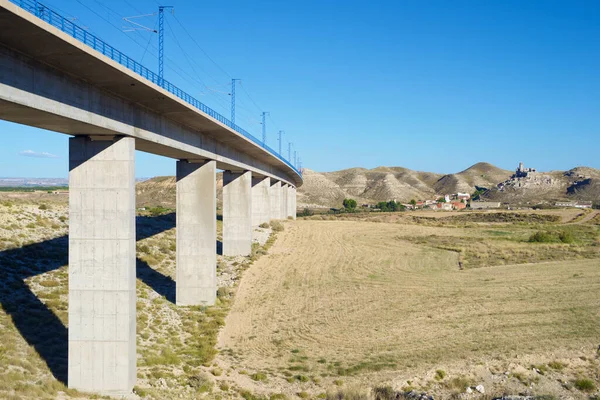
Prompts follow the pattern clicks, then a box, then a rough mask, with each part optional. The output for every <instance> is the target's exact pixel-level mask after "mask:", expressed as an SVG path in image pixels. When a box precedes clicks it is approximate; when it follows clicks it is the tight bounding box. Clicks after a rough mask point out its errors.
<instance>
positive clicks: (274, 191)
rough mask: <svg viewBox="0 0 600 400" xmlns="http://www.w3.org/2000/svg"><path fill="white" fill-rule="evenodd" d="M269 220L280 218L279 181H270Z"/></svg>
mask: <svg viewBox="0 0 600 400" xmlns="http://www.w3.org/2000/svg"><path fill="white" fill-rule="evenodd" d="M270 196H271V204H270V207H271V212H270V215H269V216H270V217H271V220H275V219H281V181H275V182H273V181H271V191H270Z"/></svg>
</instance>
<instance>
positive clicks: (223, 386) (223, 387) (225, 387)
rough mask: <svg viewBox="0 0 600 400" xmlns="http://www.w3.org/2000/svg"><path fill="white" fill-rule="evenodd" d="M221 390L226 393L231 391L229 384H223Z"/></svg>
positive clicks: (220, 386)
mask: <svg viewBox="0 0 600 400" xmlns="http://www.w3.org/2000/svg"><path fill="white" fill-rule="evenodd" d="M219 389H221V390H222V391H224V392H227V391H228V390H229V384H228V383H226V382H221V384H220V385H219Z"/></svg>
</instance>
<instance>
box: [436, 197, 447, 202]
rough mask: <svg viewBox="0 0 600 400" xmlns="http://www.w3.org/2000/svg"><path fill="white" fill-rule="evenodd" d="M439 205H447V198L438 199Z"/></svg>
mask: <svg viewBox="0 0 600 400" xmlns="http://www.w3.org/2000/svg"><path fill="white" fill-rule="evenodd" d="M437 202H438V203H445V202H446V198H445V197H440V198H439V199H437Z"/></svg>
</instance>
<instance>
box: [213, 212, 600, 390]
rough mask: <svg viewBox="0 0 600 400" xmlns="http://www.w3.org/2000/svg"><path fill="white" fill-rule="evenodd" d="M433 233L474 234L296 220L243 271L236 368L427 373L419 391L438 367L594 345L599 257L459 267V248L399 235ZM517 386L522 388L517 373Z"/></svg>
mask: <svg viewBox="0 0 600 400" xmlns="http://www.w3.org/2000/svg"><path fill="white" fill-rule="evenodd" d="M534 226H535V227H537V225H534ZM478 229H479V228H478ZM481 229H482V230H489V227H486V226H484V227H482V228H481ZM503 229H504V228H503ZM506 229H508V228H506ZM520 229H521V227H518V226H517V228H516V231H512V230H510V229H508V231H509V232H510V235H516V236H519V235H525V233H524V232H525V231H526V230H530V229H532V228H531V226H529V225H527V226H525V227H523V228H522V229H523V232H521V231H520ZM582 229H584V231H585V230H586V229H595V228H589V227H584V228H582ZM515 232H516V233H515ZM578 232H579V231H578ZM585 232H587V231H585ZM585 232H584V233H585ZM594 232H597V230H596V231H594V230H592V231H591V233H590V234H595V233H594ZM434 233H435V235H436V237H440V238H447V240H448V241H449V242H450V243H456V242H459V243H462V241H465V242H472V241H473V240H472V239H473V237H474V236H477V235H479V234H480V233H481V232H480V230H477V229H475V230H472V229H470V228H464V227H460V228H458V227H448V226H444V227H430V226H420V225H416V224H401V223H393V224H388V223H379V224H373V223H368V222H355V221H313V220H308V221H299V223H297V224H295V225H292V226H291V227H290V228H289V229H286V234H285V235H282V236H281V238H280V239H279V240H278V242H277V243H276V244H275V245H274V246H273V247H272V249H271V250H270V252H269V253H270V254H269V256H268V257H265V258H263V259H261V260H260V261H259V262H257V263H256V264H255V265H254V266H253V267H252V268H251V269H250V270H249V274H248V275H246V277H245V278H244V281H243V282H242V285H241V286H240V290H239V293H238V296H237V299H236V303H235V305H234V306H233V309H232V311H231V313H230V315H229V316H228V317H227V319H226V325H225V330H224V331H223V333H222V334H221V337H220V346H222V348H227V349H235V357H234V358H231V359H230V361H231V362H232V365H234V364H235V365H236V366H237V367H238V368H240V369H249V370H257V369H263V370H266V369H270V370H272V371H276V372H273V376H280V377H281V378H284V377H286V376H287V374H288V373H291V374H292V375H293V374H297V372H296V371H300V372H301V373H302V374H303V375H306V376H321V377H322V378H323V379H324V384H328V383H329V384H331V383H332V382H333V380H334V379H337V378H336V377H338V376H347V378H345V379H353V380H361V379H366V378H365V377H367V376H369V377H371V378H369V380H371V379H375V380H378V379H383V380H384V379H390V380H391V379H396V380H397V379H398V376H408V377H410V376H413V375H415V374H419V373H421V374H423V375H427V374H430V378H428V379H429V380H430V381H432V382H434V383H428V381H427V380H421V381H420V386H427V385H430V386H431V385H434V384H435V381H437V380H442V381H443V380H444V378H441V379H440V378H439V376H438V379H437V380H436V370H438V369H440V367H443V368H444V371H448V376H449V378H450V379H457V374H458V373H459V371H462V372H465V373H466V372H467V371H468V368H470V367H473V365H477V364H478V363H488V362H490V361H493V362H496V363H498V364H499V365H504V362H505V361H506V360H515V359H517V358H519V359H527V360H529V359H531V361H528V362H530V363H532V362H534V361H536V360H541V362H542V363H543V362H548V361H551V360H552V358H549V357H558V355H560V356H562V357H571V356H573V355H575V354H579V352H580V351H581V349H582V348H585V349H588V350H586V351H591V350H590V349H595V348H596V347H597V346H598V343H597V339H598V337H600V296H598V295H597V293H598V291H599V289H600V268H599V265H600V264H599V261H598V259H597V258H595V259H589V260H572V261H559V262H548V263H536V264H512V265H503V266H497V267H490V268H478V269H466V270H462V271H461V270H459V269H458V257H459V255H458V253H457V252H454V251H447V250H442V249H438V248H433V247H432V246H431V243H424V244H422V245H419V244H414V243H409V242H408V241H407V240H406V238H408V237H422V238H431V235H432V234H434ZM588 233H589V232H588ZM496 236H502V235H498V234H496V233H493V232H491V233H488V234H487V237H489V238H491V239H490V240H491V241H493V240H494V239H493V238H494V237H496ZM525 237H528V236H527V235H525ZM399 238H401V239H399ZM445 240H446V239H445ZM586 240H587V239H586ZM425 241H426V242H427V240H425ZM501 243H503V244H504V245H506V246H508V247H507V248H512V247H515V248H517V249H518V248H520V246H521V245H522V246H530V247H529V250H530V251H532V253H533V254H535V253H536V252H537V250H538V248H534V247H532V246H537V244H532V243H527V242H523V243H521V242H519V241H517V240H515V241H510V240H503V241H501ZM560 246H562V245H560ZM561 249H562V251H565V250H564V249H563V248H561ZM483 251H485V252H488V253H494V252H495V251H496V249H495V248H493V247H492V248H487V249H484V250H483ZM515 257H516V256H515ZM517 261H520V260H517ZM550 353H552V354H553V355H552V354H550ZM545 360H547V361H545ZM460 365H462V366H463V367H457V366H460ZM527 367H528V366H527ZM461 368H462V369H461ZM499 368H508V364H507V365H505V366H504V367H499ZM488 374H489V371H488ZM438 375H439V374H438ZM372 377H375V378H372ZM460 379H463V378H460ZM464 379H465V381H468V380H469V378H468V377H465V378H464ZM461 382H462V381H461ZM511 382H512V381H511ZM513 384H515V385H523V383H522V382H520V381H518V380H517V379H514V382H513ZM397 385H399V386H402V385H406V383H402V382H397ZM407 386H410V385H407ZM447 390H458V389H456V388H452V387H451V385H450V386H448V389H447Z"/></svg>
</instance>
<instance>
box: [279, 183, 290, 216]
mask: <svg viewBox="0 0 600 400" xmlns="http://www.w3.org/2000/svg"><path fill="white" fill-rule="evenodd" d="M288 187H289V185H288V184H287V183H283V182H282V183H281V198H280V199H279V200H280V205H279V206H280V207H281V211H280V217H281V219H287V216H288Z"/></svg>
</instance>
